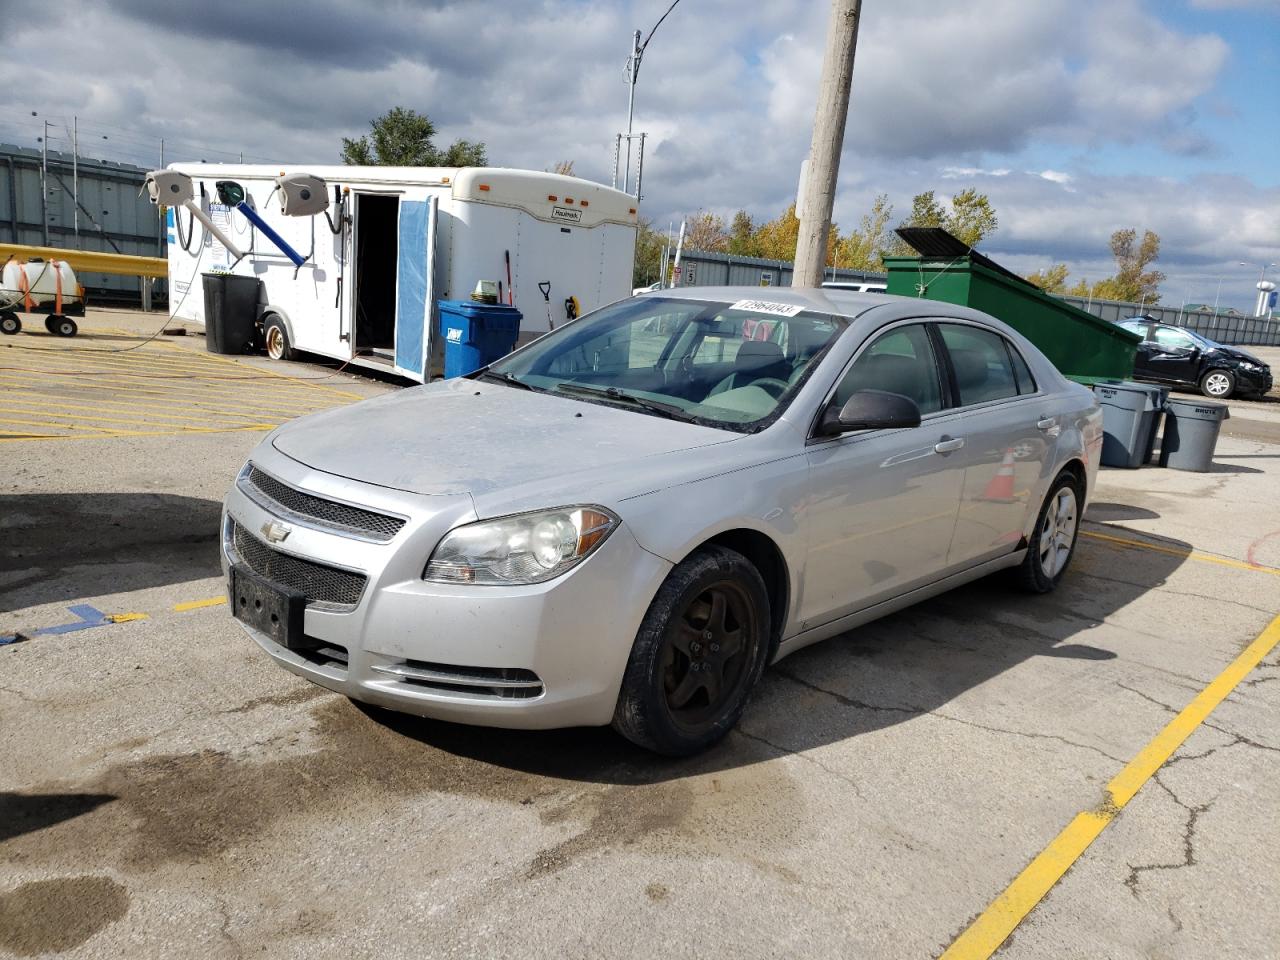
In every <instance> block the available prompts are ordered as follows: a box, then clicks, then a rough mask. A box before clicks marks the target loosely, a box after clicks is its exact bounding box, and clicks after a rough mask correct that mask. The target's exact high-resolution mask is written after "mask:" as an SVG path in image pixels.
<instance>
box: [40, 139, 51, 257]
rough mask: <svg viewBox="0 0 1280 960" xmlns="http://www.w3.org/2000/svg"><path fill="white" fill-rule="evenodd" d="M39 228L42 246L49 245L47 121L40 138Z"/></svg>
mask: <svg viewBox="0 0 1280 960" xmlns="http://www.w3.org/2000/svg"><path fill="white" fill-rule="evenodd" d="M40 226H41V230H42V232H43V235H44V245H45V246H46V247H47V246H48V245H49V121H48V120H46V121H45V122H44V136H43V137H41V138H40Z"/></svg>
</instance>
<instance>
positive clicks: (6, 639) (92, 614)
mask: <svg viewBox="0 0 1280 960" xmlns="http://www.w3.org/2000/svg"><path fill="white" fill-rule="evenodd" d="M67 611H68V612H69V613H73V614H75V615H76V616H77V617H78V618H79V619H78V620H73V621H72V622H71V623H60V624H58V625H57V626H56V627H41V628H40V629H39V630H32V631H30V632H27V633H14V634H10V635H9V636H3V637H0V646H4V645H6V644H10V643H17V642H18V640H19V638H21V639H24V640H26V639H30V638H31V637H43V636H49V635H50V634H58V633H75V631H77V630H88V629H90V628H92V627H101V626H105V625H106V624H108V623H114V621H113V620H112V619H111V618H110V617H109V616H107V615H106V614H105V613H103V612H102V611H101V610H99V609H98V608H97V607H93V606H90V605H89V604H87V603H77V604H75V605H74V606H70V607H67Z"/></svg>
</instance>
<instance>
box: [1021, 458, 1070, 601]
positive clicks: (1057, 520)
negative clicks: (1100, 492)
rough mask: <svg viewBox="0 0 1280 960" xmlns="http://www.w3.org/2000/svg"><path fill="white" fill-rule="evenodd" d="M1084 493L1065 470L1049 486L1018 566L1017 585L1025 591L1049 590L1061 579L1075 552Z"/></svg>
mask: <svg viewBox="0 0 1280 960" xmlns="http://www.w3.org/2000/svg"><path fill="white" fill-rule="evenodd" d="M1083 493H1084V491H1083V490H1082V489H1081V485H1080V481H1079V480H1078V479H1077V478H1076V476H1075V475H1074V474H1072V473H1070V472H1068V471H1066V470H1064V471H1063V472H1062V473H1060V474H1058V478H1057V479H1056V480H1054V481H1053V486H1051V487H1050V488H1049V496H1047V497H1046V498H1045V501H1044V506H1042V507H1041V508H1040V516H1039V518H1038V519H1037V520H1036V527H1035V530H1034V531H1033V532H1032V534H1031V545H1030V546H1029V547H1028V548H1027V555H1026V556H1025V557H1024V558H1023V560H1022V566H1020V567H1019V568H1018V570H1017V582H1018V586H1019V587H1020V588H1021V589H1022V590H1024V591H1026V592H1027V593H1049V592H1051V591H1052V590H1054V589H1055V588H1056V587H1057V586H1058V584H1059V583H1060V582H1062V577H1063V576H1064V575H1065V574H1066V572H1067V567H1068V566H1069V565H1070V564H1071V558H1072V557H1073V556H1075V552H1076V540H1077V539H1078V533H1079V530H1080V505H1081V503H1082V502H1083Z"/></svg>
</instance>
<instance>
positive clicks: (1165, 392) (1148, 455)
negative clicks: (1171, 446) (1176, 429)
mask: <svg viewBox="0 0 1280 960" xmlns="http://www.w3.org/2000/svg"><path fill="white" fill-rule="evenodd" d="M1123 385H1124V386H1126V387H1136V388H1137V389H1139V390H1145V391H1146V392H1147V393H1148V394H1150V395H1151V402H1152V403H1153V404H1154V405H1155V409H1154V410H1153V411H1152V412H1151V429H1150V430H1149V431H1147V449H1146V452H1145V453H1144V454H1143V457H1142V462H1143V463H1154V462H1155V449H1156V436H1157V435H1158V434H1159V433H1160V417H1161V416H1162V415H1163V414H1164V405H1165V403H1166V402H1167V401H1168V399H1169V388H1168V387H1161V386H1158V385H1156V384H1154V383H1139V382H1138V381H1136V380H1125V381H1123Z"/></svg>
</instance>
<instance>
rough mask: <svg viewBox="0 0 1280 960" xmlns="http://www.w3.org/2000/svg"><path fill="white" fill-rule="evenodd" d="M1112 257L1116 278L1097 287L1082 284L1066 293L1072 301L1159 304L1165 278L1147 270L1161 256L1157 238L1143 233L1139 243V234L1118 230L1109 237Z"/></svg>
mask: <svg viewBox="0 0 1280 960" xmlns="http://www.w3.org/2000/svg"><path fill="white" fill-rule="evenodd" d="M1111 255H1112V256H1113V257H1115V258H1116V274H1115V276H1114V277H1107V278H1105V279H1103V280H1099V281H1098V282H1097V283H1093V284H1091V283H1089V281H1087V280H1081V281H1080V282H1079V283H1077V284H1075V285H1074V286H1073V287H1071V288H1070V289H1069V290H1067V293H1068V294H1070V295H1071V296H1073V297H1092V298H1093V299H1094V300H1123V301H1125V302H1127V303H1143V302H1145V303H1159V302H1160V289H1159V288H1160V284H1161V282H1162V281H1163V280H1164V274H1163V273H1161V272H1160V271H1159V270H1148V269H1147V268H1148V267H1150V266H1151V264H1152V263H1154V262H1155V261H1156V259H1157V258H1159V256H1160V237H1159V236H1158V235H1157V234H1155V233H1152V232H1151V231H1150V230H1145V231H1143V234H1142V242H1141V243H1138V231H1136V230H1132V229H1124V230H1117V231H1116V232H1115V233H1113V234H1111Z"/></svg>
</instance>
